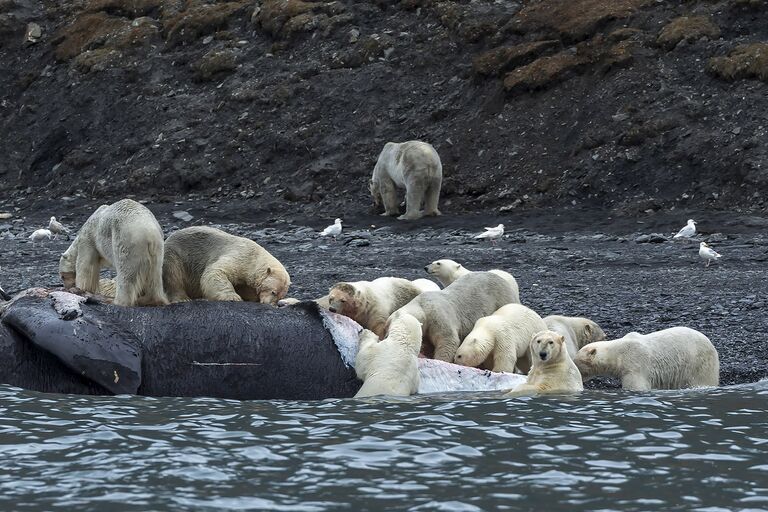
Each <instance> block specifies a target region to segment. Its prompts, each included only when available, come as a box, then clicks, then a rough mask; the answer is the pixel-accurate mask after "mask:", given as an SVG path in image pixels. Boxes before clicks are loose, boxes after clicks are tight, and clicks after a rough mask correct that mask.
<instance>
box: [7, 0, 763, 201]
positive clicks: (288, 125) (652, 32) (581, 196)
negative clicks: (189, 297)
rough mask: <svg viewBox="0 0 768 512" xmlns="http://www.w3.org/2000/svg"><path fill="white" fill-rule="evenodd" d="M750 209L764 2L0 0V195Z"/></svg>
mask: <svg viewBox="0 0 768 512" xmlns="http://www.w3.org/2000/svg"><path fill="white" fill-rule="evenodd" d="M413 138H418V139H423V140H427V141H429V142H431V143H433V144H434V145H435V147H436V148H437V150H438V152H439V153H440V155H441V157H442V159H443V165H444V169H445V175H446V179H445V181H444V194H443V211H444V212H461V211H470V210H471V211H487V212H489V213H499V212H509V211H513V210H515V209H518V208H520V209H522V208H537V207H544V206H559V207H574V206H575V207H579V208H582V207H595V208H610V209H614V210H616V211H620V212H625V213H635V212H643V211H648V210H659V209H666V208H672V207H680V208H719V209H744V210H749V211H753V212H761V211H762V212H765V211H766V208H768V202H767V197H766V196H767V195H768V1H767V0H720V1H662V0H527V1H522V2H520V1H509V0H472V1H454V0H399V1H398V0H357V1H354V0H335V1H323V0H320V1H302V0H261V1H257V2H254V1H252V0H249V1H242V0H234V1H226V2H225V1H213V0H45V1H32V0H0V199H3V200H5V201H6V202H15V203H17V204H18V203H20V202H23V201H28V200H29V198H30V197H33V198H43V197H45V198H47V197H54V198H57V197H62V196H70V197H81V198H83V199H84V200H89V201H90V200H103V199H112V198H116V197H122V196H126V195H134V196H135V197H138V198H145V199H152V200H156V201H162V200H165V199H172V198H173V197H176V196H179V195H187V196H192V197H200V198H206V199H207V198H210V199H212V200H213V201H217V200H227V199H231V198H233V197H237V198H246V199H248V198H252V204H253V208H255V209H267V208H271V209H273V210H275V211H287V210H288V209H292V210H297V209H298V210H301V211H304V212H312V211H320V212H328V213H330V212H341V213H347V212H350V213H351V212H355V211H366V210H367V209H368V208H369V205H370V200H369V198H368V193H367V186H366V184H367V178H368V176H369V175H370V172H371V170H372V168H373V164H374V162H375V159H376V157H377V155H378V152H379V151H380V149H381V147H382V146H383V144H384V143H385V142H386V141H389V140H395V141H402V140H406V139H413Z"/></svg>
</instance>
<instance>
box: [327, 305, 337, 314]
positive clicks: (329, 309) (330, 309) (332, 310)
mask: <svg viewBox="0 0 768 512" xmlns="http://www.w3.org/2000/svg"><path fill="white" fill-rule="evenodd" d="M328 311H330V312H331V313H336V312H337V311H336V308H335V307H333V306H331V307H329V308H328Z"/></svg>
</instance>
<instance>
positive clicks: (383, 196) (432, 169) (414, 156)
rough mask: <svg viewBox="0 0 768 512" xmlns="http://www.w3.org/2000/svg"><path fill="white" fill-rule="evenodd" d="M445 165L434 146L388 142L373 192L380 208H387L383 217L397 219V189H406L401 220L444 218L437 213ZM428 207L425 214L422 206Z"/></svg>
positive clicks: (376, 171)
mask: <svg viewBox="0 0 768 512" xmlns="http://www.w3.org/2000/svg"><path fill="white" fill-rule="evenodd" d="M442 184H443V165H442V163H440V157H439V156H438V154H437V151H435V148H433V147H432V145H430V144H427V143H426V142H421V141H418V140H410V141H408V142H401V143H396V142H387V143H386V144H385V145H384V149H383V150H382V151H381V154H379V159H378V160H377V161H376V166H375V167H374V168H373V176H372V177H371V182H370V186H369V188H370V190H371V196H372V197H373V202H374V204H375V205H376V206H379V205H380V204H382V203H383V204H384V213H383V214H382V215H386V216H389V215H397V214H398V213H400V212H399V209H400V208H399V206H400V201H399V200H398V198H397V189H398V188H401V189H402V188H405V208H406V209H405V214H404V215H401V216H399V217H398V219H399V220H413V219H420V218H421V217H422V216H424V215H426V216H435V215H441V214H440V210H438V209H437V203H438V201H439V199H440V187H441V186H442ZM422 203H423V204H424V211H423V212H422V211H421V205H422Z"/></svg>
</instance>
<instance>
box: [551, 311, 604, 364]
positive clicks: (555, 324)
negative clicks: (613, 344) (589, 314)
mask: <svg viewBox="0 0 768 512" xmlns="http://www.w3.org/2000/svg"><path fill="white" fill-rule="evenodd" d="M544 323H545V324H547V329H549V330H550V331H554V332H556V333H558V334H562V335H563V336H565V345H566V347H568V355H570V356H571V358H574V357H576V352H578V351H579V349H580V348H581V347H583V346H584V345H586V344H588V343H592V342H594V341H603V340H604V339H606V336H605V332H603V329H602V328H601V327H600V326H599V325H597V324H596V323H595V322H593V321H592V320H590V319H589V318H582V317H579V316H561V315H549V316H545V317H544Z"/></svg>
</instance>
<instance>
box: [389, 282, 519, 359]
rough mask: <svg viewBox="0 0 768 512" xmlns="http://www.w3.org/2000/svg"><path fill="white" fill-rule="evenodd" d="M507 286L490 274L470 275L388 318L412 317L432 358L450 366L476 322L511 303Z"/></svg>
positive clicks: (507, 283) (511, 294) (508, 286)
mask: <svg viewBox="0 0 768 512" xmlns="http://www.w3.org/2000/svg"><path fill="white" fill-rule="evenodd" d="M514 298H515V290H513V289H512V286H510V284H509V282H507V281H506V280H504V279H503V278H501V277H499V276H498V275H496V274H493V273H491V272H472V273H471V274H469V275H466V276H464V277H462V278H461V279H459V280H458V281H456V282H455V283H453V284H451V285H450V286H448V287H447V288H445V289H443V290H440V291H439V292H424V293H422V294H420V295H418V296H417V297H416V298H415V299H413V300H412V301H411V302H409V303H408V304H406V305H405V306H403V307H402V308H400V309H398V310H397V311H395V312H394V313H392V316H390V317H389V321H388V324H389V325H392V323H393V322H395V321H396V320H397V319H398V318H399V317H400V316H402V315H411V316H413V317H414V318H416V319H417V320H418V321H419V323H421V325H422V328H421V330H422V341H423V343H424V344H426V347H425V348H427V349H431V348H434V358H435V359H439V360H441V361H446V362H449V363H452V362H453V358H454V357H455V356H456V350H457V349H458V348H459V345H460V344H461V340H463V339H464V338H465V337H466V336H467V334H469V332H470V331H471V330H472V329H473V327H474V326H475V322H477V320H478V319H479V318H482V317H484V316H488V315H490V314H492V313H493V312H494V311H496V310H497V309H499V308H500V307H502V306H504V305H506V304H509V303H511V302H513V301H514Z"/></svg>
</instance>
